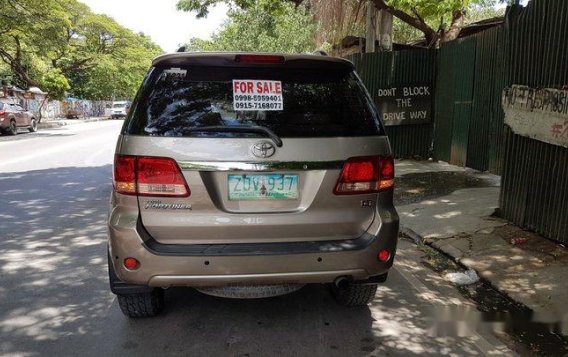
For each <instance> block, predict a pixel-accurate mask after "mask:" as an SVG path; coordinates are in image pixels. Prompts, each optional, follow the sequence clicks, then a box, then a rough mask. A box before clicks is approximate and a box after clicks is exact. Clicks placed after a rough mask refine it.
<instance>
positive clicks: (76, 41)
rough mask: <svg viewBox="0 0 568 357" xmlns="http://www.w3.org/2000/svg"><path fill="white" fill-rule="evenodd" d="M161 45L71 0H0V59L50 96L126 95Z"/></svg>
mask: <svg viewBox="0 0 568 357" xmlns="http://www.w3.org/2000/svg"><path fill="white" fill-rule="evenodd" d="M161 52H162V51H161V49H160V48H159V47H158V46H157V45H155V44H154V43H152V41H151V40H150V39H149V38H148V37H146V36H144V35H143V34H136V33H133V32H132V31H130V30H129V29H126V28H124V27H122V26H121V25H119V24H118V23H117V22H116V21H114V20H113V19H112V18H110V17H108V16H105V15H99V14H94V13H92V12H91V11H90V9H89V8H88V7H87V6H86V5H84V4H82V3H80V2H79V1H77V0H2V1H0V60H1V61H2V62H3V63H4V64H5V65H6V66H7V67H8V69H9V71H10V74H11V79H12V82H13V83H14V84H16V85H18V86H21V87H30V86H39V87H41V88H42V89H44V90H49V92H50V96H51V97H61V96H62V95H63V94H64V93H65V92H68V93H69V94H71V95H76V96H80V97H82V98H86V99H103V98H111V97H114V96H116V97H125V98H128V97H132V96H133V95H134V92H135V91H136V89H137V87H138V85H139V82H140V81H141V80H142V78H143V76H144V73H145V72H146V70H147V68H148V66H149V65H150V61H151V59H152V58H153V57H155V56H156V55H158V54H160V53H161Z"/></svg>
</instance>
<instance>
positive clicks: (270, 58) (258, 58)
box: [235, 55, 284, 64]
mask: <svg viewBox="0 0 568 357" xmlns="http://www.w3.org/2000/svg"><path fill="white" fill-rule="evenodd" d="M235 62H241V63H260V64H262V63H284V56H275V55H236V56H235Z"/></svg>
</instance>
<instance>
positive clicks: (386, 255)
mask: <svg viewBox="0 0 568 357" xmlns="http://www.w3.org/2000/svg"><path fill="white" fill-rule="evenodd" d="M390 257H391V253H390V252H389V251H388V250H386V249H383V250H381V251H380V252H379V254H377V258H378V259H379V261H381V262H383V263H384V262H386V261H388V260H389V259H390Z"/></svg>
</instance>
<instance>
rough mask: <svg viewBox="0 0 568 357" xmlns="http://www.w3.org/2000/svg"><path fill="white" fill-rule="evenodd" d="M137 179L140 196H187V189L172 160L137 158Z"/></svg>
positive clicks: (178, 169)
mask: <svg viewBox="0 0 568 357" xmlns="http://www.w3.org/2000/svg"><path fill="white" fill-rule="evenodd" d="M137 177H138V194H139V195H140V196H175V197H187V196H189V187H187V184H186V182H185V179H184V178H183V175H182V174H181V170H180V168H179V166H178V165H177V163H176V162H175V161H174V160H172V159H168V158H163V157H139V158H138V168H137Z"/></svg>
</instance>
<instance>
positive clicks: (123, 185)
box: [113, 155, 136, 195]
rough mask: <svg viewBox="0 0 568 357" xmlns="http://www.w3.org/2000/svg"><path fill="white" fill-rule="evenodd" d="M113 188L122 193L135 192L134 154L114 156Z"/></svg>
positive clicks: (132, 193) (130, 193)
mask: <svg viewBox="0 0 568 357" xmlns="http://www.w3.org/2000/svg"><path fill="white" fill-rule="evenodd" d="M113 184H114V190H115V191H116V192H118V193H122V194H124V195H135V194H136V156H126V155H116V156H115V157H114V175H113Z"/></svg>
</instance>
